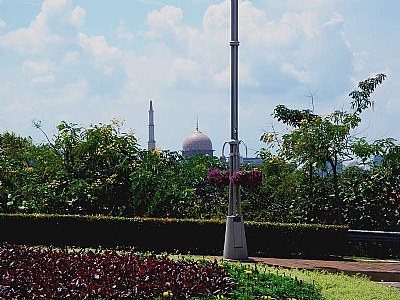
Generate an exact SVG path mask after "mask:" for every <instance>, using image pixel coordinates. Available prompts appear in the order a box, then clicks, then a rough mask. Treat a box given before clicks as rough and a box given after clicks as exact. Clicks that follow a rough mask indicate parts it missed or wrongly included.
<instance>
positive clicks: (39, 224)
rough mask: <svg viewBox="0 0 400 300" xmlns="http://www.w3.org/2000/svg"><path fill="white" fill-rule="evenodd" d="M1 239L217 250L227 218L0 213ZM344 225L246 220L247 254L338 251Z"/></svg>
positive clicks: (204, 251)
mask: <svg viewBox="0 0 400 300" xmlns="http://www.w3.org/2000/svg"><path fill="white" fill-rule="evenodd" d="M0 228H2V232H1V233H0V241H1V242H8V243H15V244H26V245H59V246H63V245H71V246H81V247H97V246H101V247H117V246H122V247H132V246H133V247H136V248H137V249H139V250H142V251H146V250H150V251H156V252H163V251H167V252H175V251H178V252H180V253H188V252H191V253H199V254H216V255H221V254H222V249H223V243H224V234H225V220H194V219H186V220H185V219H155V218H120V217H104V216H77V215H75V216H65V215H22V214H16V215H10V214H0ZM346 232H347V231H346V228H345V227H339V226H322V225H300V224H273V223H256V222H247V223H246V235H247V242H248V249H249V255H252V256H255V255H274V256H292V255H302V256H309V257H315V256H329V255H340V254H341V253H342V251H343V249H344V247H345V243H346Z"/></svg>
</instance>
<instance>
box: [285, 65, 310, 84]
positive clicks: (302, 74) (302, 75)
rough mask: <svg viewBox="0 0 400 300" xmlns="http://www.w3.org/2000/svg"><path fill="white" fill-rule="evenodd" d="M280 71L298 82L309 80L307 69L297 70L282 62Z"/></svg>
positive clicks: (307, 81)
mask: <svg viewBox="0 0 400 300" xmlns="http://www.w3.org/2000/svg"><path fill="white" fill-rule="evenodd" d="M281 70H282V72H283V73H285V74H288V75H290V76H292V77H294V78H295V79H296V80H298V81H299V82H300V83H309V82H310V74H309V73H308V72H307V71H300V70H297V69H296V67H295V66H293V65H291V64H289V63H284V64H283V65H282V68H281Z"/></svg>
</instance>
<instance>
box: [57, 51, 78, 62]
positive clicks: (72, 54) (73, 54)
mask: <svg viewBox="0 0 400 300" xmlns="http://www.w3.org/2000/svg"><path fill="white" fill-rule="evenodd" d="M79 57H80V54H79V52H78V51H69V52H67V53H65V55H64V56H63V58H62V59H61V64H62V65H74V64H77V63H78V62H79Z"/></svg>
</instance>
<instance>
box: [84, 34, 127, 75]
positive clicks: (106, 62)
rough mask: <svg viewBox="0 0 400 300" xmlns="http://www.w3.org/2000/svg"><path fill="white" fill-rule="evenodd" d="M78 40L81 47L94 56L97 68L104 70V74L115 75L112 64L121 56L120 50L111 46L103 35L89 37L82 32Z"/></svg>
mask: <svg viewBox="0 0 400 300" xmlns="http://www.w3.org/2000/svg"><path fill="white" fill-rule="evenodd" d="M78 40H79V45H80V47H81V48H82V49H84V50H85V51H86V52H88V53H89V54H90V55H92V56H93V58H94V61H95V64H96V66H97V67H99V68H100V69H101V70H102V72H103V74H105V75H110V74H112V73H113V66H112V64H113V63H114V61H115V60H117V59H118V58H120V56H121V51H120V50H119V49H118V48H116V47H111V46H109V45H108V43H107V41H106V39H105V37H104V36H103V35H92V36H87V35H86V34H84V33H82V32H80V33H79V34H78Z"/></svg>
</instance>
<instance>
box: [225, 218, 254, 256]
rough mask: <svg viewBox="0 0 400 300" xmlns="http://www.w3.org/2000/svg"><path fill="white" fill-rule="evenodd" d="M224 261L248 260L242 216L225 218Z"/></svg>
mask: <svg viewBox="0 0 400 300" xmlns="http://www.w3.org/2000/svg"><path fill="white" fill-rule="evenodd" d="M223 258H224V259H228V260H249V257H248V253H247V243H246V234H245V231H244V221H243V216H227V217H226V229H225V243H224V254H223Z"/></svg>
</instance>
